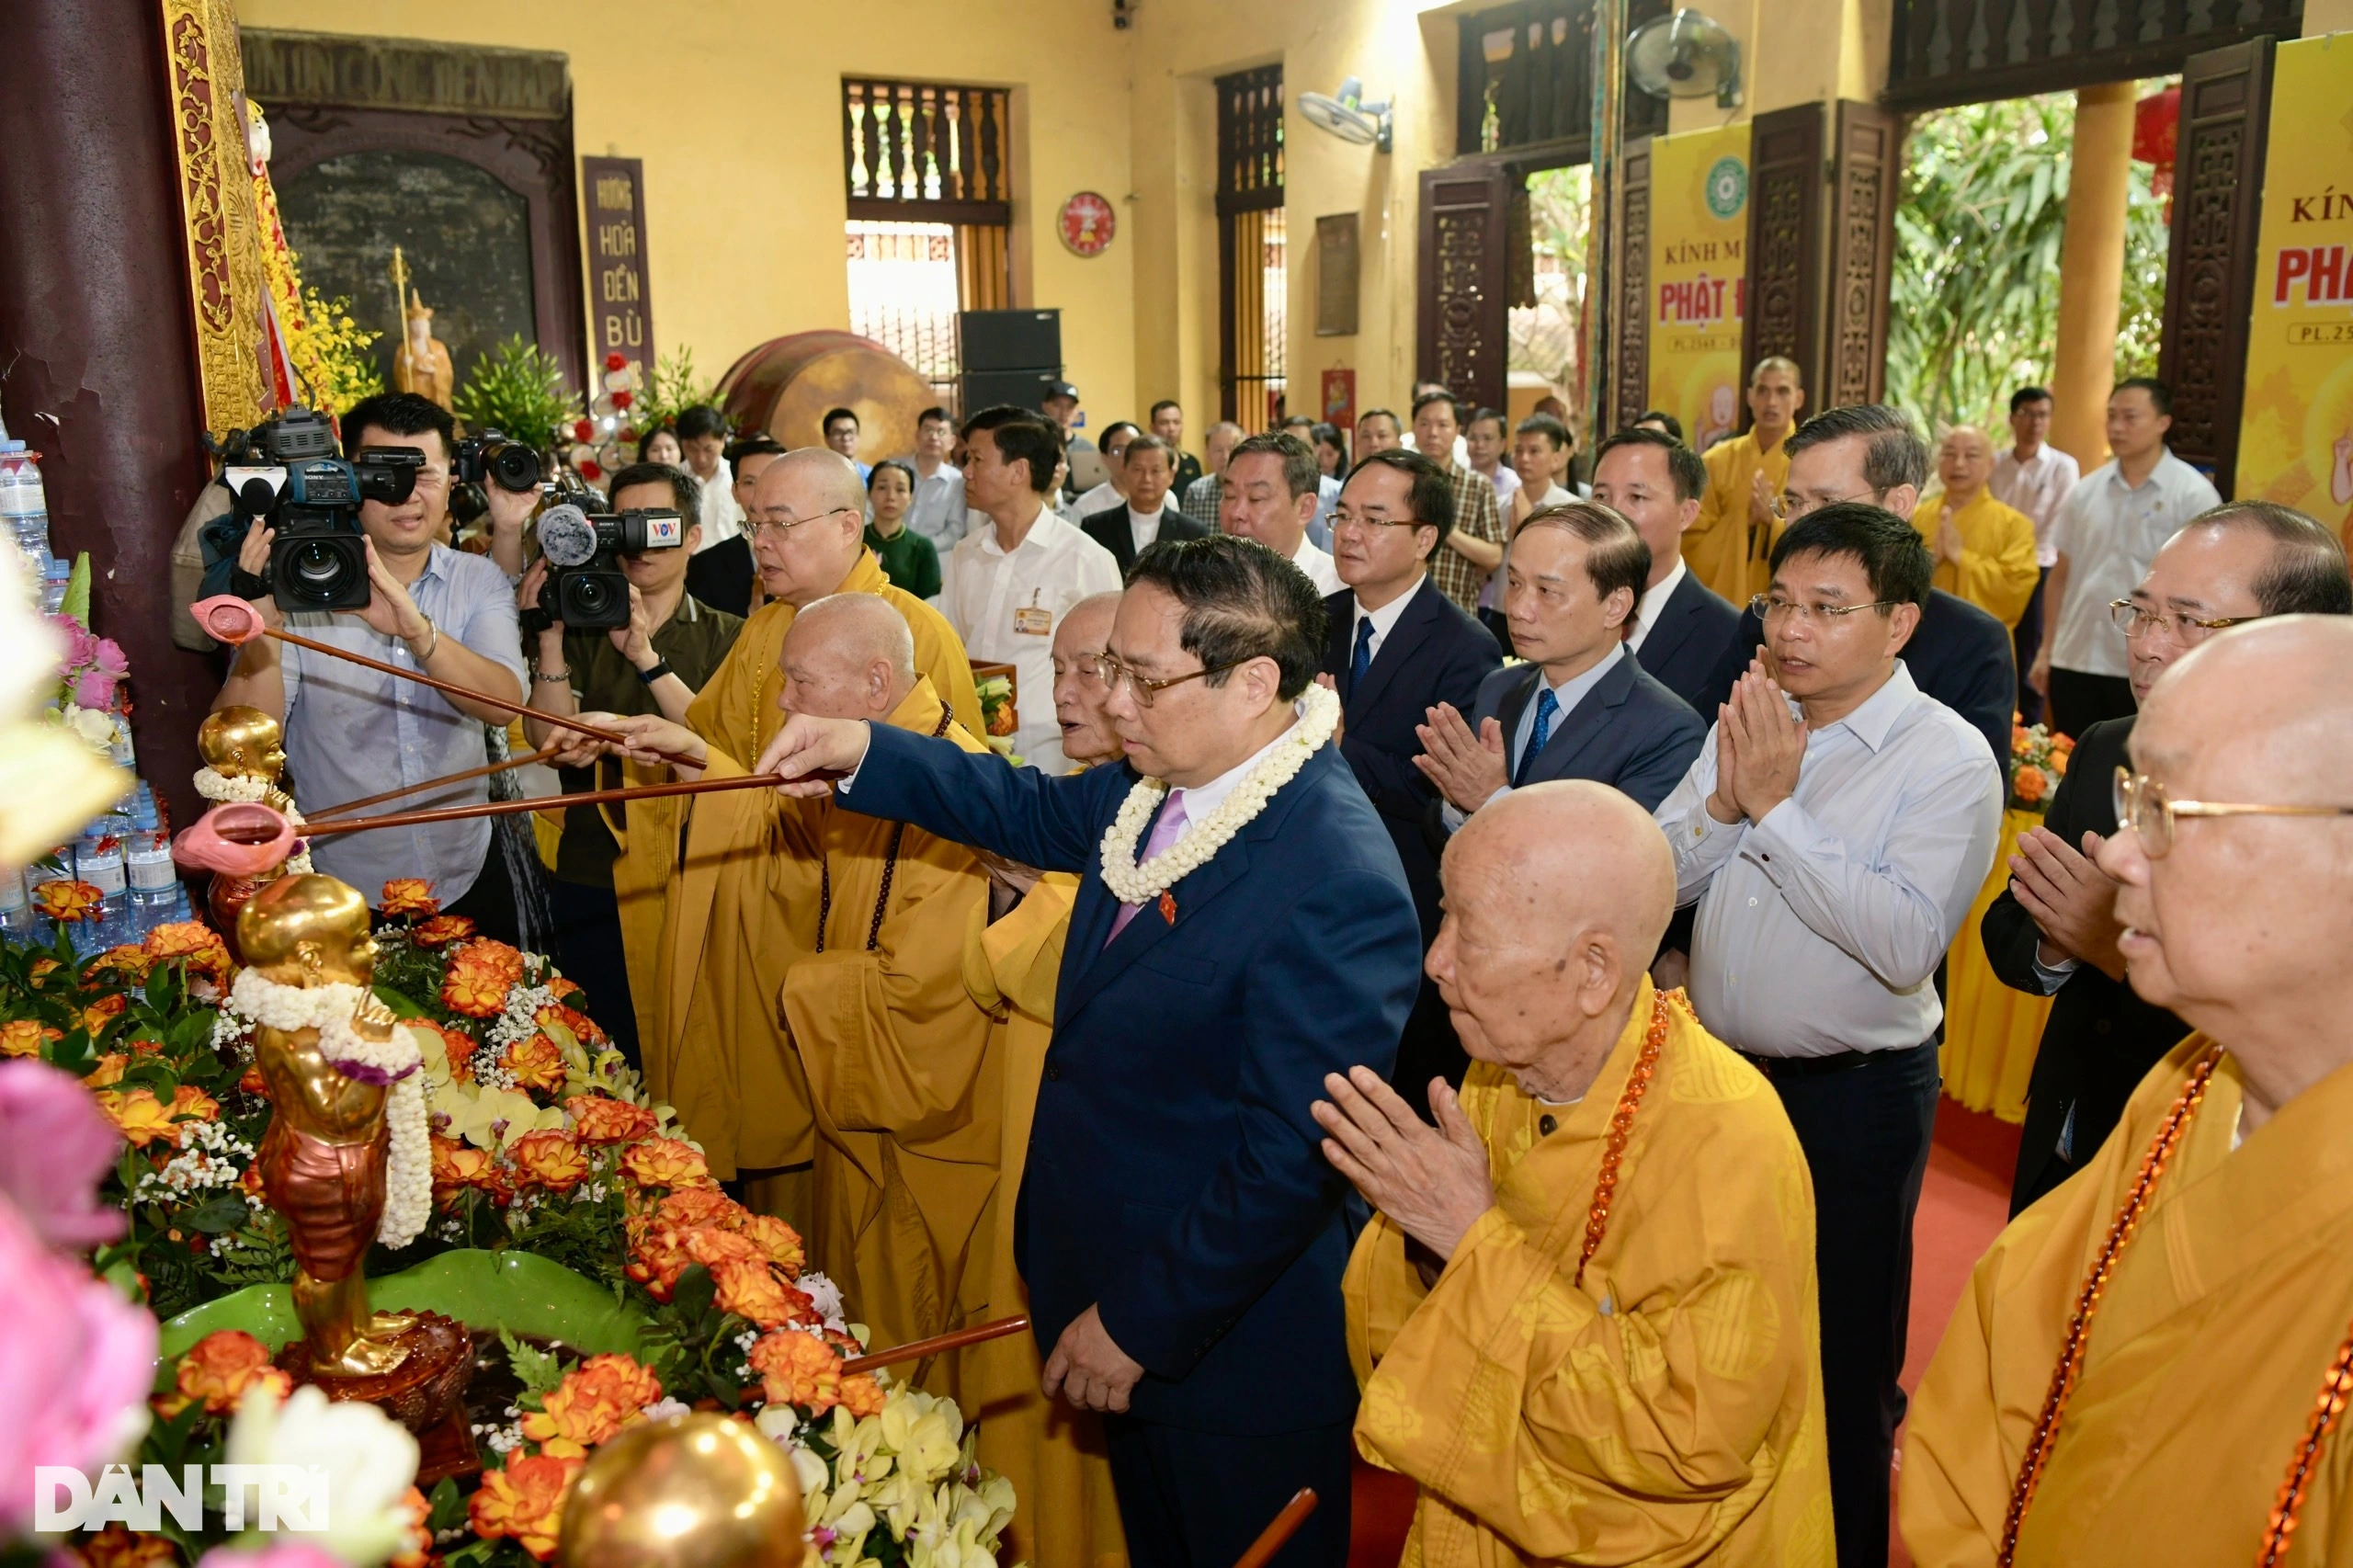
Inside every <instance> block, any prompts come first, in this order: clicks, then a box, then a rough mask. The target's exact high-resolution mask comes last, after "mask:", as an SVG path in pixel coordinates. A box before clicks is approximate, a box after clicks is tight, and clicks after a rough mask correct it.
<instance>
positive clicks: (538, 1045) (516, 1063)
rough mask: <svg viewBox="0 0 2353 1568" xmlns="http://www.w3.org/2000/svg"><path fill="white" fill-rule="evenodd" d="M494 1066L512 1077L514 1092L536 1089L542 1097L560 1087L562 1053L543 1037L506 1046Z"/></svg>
mask: <svg viewBox="0 0 2353 1568" xmlns="http://www.w3.org/2000/svg"><path fill="white" fill-rule="evenodd" d="M498 1064H499V1065H500V1066H501V1067H504V1068H506V1070H507V1071H508V1072H509V1073H512V1074H514V1075H515V1086H516V1087H517V1088H518V1089H537V1090H539V1091H540V1093H542V1094H546V1093H549V1092H551V1091H553V1090H556V1089H560V1088H562V1087H563V1078H564V1068H563V1051H559V1050H558V1049H556V1043H555V1041H553V1040H550V1039H549V1038H548V1037H547V1036H545V1035H543V1034H535V1035H533V1036H532V1037H531V1038H530V1039H529V1040H517V1041H516V1042H515V1043H514V1044H513V1045H510V1046H508V1047H507V1048H506V1054H505V1055H504V1056H501V1057H500V1058H499V1059H498Z"/></svg>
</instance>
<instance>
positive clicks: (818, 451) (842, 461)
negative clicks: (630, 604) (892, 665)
mask: <svg viewBox="0 0 2353 1568" xmlns="http://www.w3.org/2000/svg"><path fill="white" fill-rule="evenodd" d="M865 504H866V490H865V486H864V485H863V484H861V483H859V482H858V471H857V469H856V468H855V467H853V466H852V465H851V463H850V461H849V460H848V459H847V458H845V457H843V456H842V455H841V454H840V453H838V452H835V451H831V450H829V449H824V448H822V447H810V448H803V449H801V450H799V451H793V452H788V453H786V454H785V455H784V456H783V457H781V458H778V459H776V460H774V461H772V462H770V463H769V464H768V465H767V467H766V468H765V469H764V470H762V471H761V473H760V476H759V480H758V482H757V483H756V485H755V487H754V489H753V493H752V505H751V510H750V514H749V521H748V523H747V525H746V527H747V529H748V531H749V532H750V534H751V536H752V555H753V559H754V561H755V562H756V564H757V566H758V568H759V573H760V582H761V585H762V586H763V587H764V588H765V589H766V591H767V595H768V598H769V600H770V602H769V603H768V604H767V605H765V606H763V607H762V608H760V609H758V610H757V611H756V612H754V614H753V615H752V618H751V619H749V620H746V621H745V623H744V630H743V631H742V632H741V634H739V635H738V636H737V638H736V640H735V645H734V647H733V649H731V650H730V651H729V653H728V655H727V658H726V660H725V661H724V662H723V663H722V664H721V665H720V667H719V670H718V673H717V674H716V675H714V676H712V677H711V679H710V683H709V684H708V685H706V686H705V687H703V689H702V691H701V692H700V693H699V695H698V696H697V697H696V699H695V700H694V702H693V704H692V705H691V706H690V707H688V710H687V727H688V729H690V730H692V731H693V732H694V733H695V734H696V736H697V737H699V740H700V741H702V742H704V743H707V744H710V745H712V746H715V747H717V748H718V749H719V750H721V751H722V752H724V753H725V754H726V755H727V756H731V757H733V758H737V759H739V760H749V759H750V758H753V757H756V756H758V755H759V753H760V748H761V747H762V746H763V745H765V744H767V741H768V739H769V737H771V736H773V735H774V734H775V733H776V732H777V731H778V730H779V728H780V727H782V725H783V723H784V710H783V709H782V707H781V706H780V704H779V690H778V688H779V678H780V677H779V673H778V671H779V658H780V656H781V654H782V652H783V648H784V641H785V637H786V634H787V633H788V632H789V631H790V630H791V628H792V625H793V622H794V620H795V619H798V617H799V616H800V615H801V611H802V610H803V608H806V607H807V606H809V605H812V604H814V603H815V602H817V601H818V600H819V599H822V598H826V597H832V596H834V595H836V594H865V595H870V596H871V597H875V598H876V599H878V600H879V601H881V603H883V604H886V605H888V606H889V607H890V608H892V610H894V611H896V612H897V614H898V615H899V616H900V618H901V619H902V620H903V621H904V624H905V626H906V628H907V631H908V632H909V634H910V636H911V637H912V639H913V642H914V645H915V668H916V671H917V673H918V674H920V675H922V676H925V677H926V679H928V680H929V682H930V683H931V687H932V689H933V690H934V691H935V692H937V693H938V695H939V697H940V698H941V699H943V700H944V701H945V702H946V703H947V704H948V706H949V710H951V711H952V712H953V713H954V714H955V717H956V722H958V723H959V724H961V725H962V726H963V727H964V728H965V729H966V730H968V731H969V732H971V733H973V734H979V733H982V730H983V724H982V722H981V707H980V697H979V694H978V693H977V691H976V690H975V689H974V687H973V684H972V665H971V664H970V663H969V662H968V661H967V660H966V658H965V656H964V645H963V643H962V642H961V640H959V639H958V637H957V635H956V631H955V629H954V628H953V627H950V626H949V624H948V621H947V619H945V618H944V617H942V616H941V615H940V613H939V612H938V610H936V609H934V608H931V607H930V606H929V605H927V604H926V603H924V602H923V601H922V600H921V599H918V598H916V597H914V596H913V595H911V594H908V593H906V592H904V590H902V589H900V588H897V587H894V586H892V585H891V583H890V582H889V581H887V580H886V579H885V578H884V576H883V574H882V569H881V565H880V564H878V563H877V562H876V561H875V559H874V557H873V555H872V553H871V552H870V551H868V550H867V548H866V544H865V523H864V516H865V513H864V507H865ZM578 750H579V754H580V755H587V756H594V755H596V754H597V753H596V748H594V747H588V748H578ZM573 755H574V754H573V753H567V754H565V756H566V757H567V758H568V757H570V756H573ZM660 776H661V775H660V773H659V770H658V769H657V770H656V771H655V773H654V774H653V775H652V776H651V777H654V778H658V777H660ZM633 781H634V782H640V783H642V782H646V781H647V777H646V776H633ZM730 799H731V798H730V797H725V796H706V797H702V798H701V799H700V800H699V801H688V800H661V801H632V802H631V809H630V815H629V818H628V822H627V824H626V826H625V827H624V826H622V825H620V824H615V836H616V837H617V838H618V839H619V841H620V846H621V855H620V859H619V860H618V861H617V862H616V864H615V866H614V869H613V889H614V892H615V895H616V897H617V898H618V900H619V902H620V918H621V937H622V942H623V946H624V949H625V950H626V951H627V953H628V957H629V968H630V982H631V993H632V994H633V995H634V996H635V997H636V998H637V999H638V1001H639V1034H640V1038H641V1040H642V1045H643V1050H644V1055H645V1068H646V1080H647V1086H648V1087H649V1088H650V1089H651V1090H652V1091H653V1092H654V1094H655V1095H656V1096H659V1097H662V1098H665V1099H666V1100H668V1101H669V1102H670V1103H671V1104H672V1105H674V1106H676V1107H677V1108H678V1112H679V1115H680V1117H681V1118H682V1119H683V1120H684V1122H685V1125H686V1126H687V1128H688V1131H690V1132H692V1133H693V1134H694V1136H695V1137H696V1138H697V1139H698V1140H699V1141H700V1142H702V1143H703V1145H704V1148H705V1151H706V1152H707V1153H708V1154H709V1155H710V1163H711V1169H712V1171H713V1172H714V1173H715V1174H717V1175H719V1176H722V1177H733V1176H737V1175H739V1174H740V1173H742V1172H745V1171H768V1170H775V1169H778V1168H780V1167H787V1166H797V1165H802V1164H804V1163H806V1162H807V1161H808V1160H809V1159H810V1158H811V1155H812V1152H813V1148H814V1143H813V1137H814V1125H813V1122H812V1120H811V1118H810V1112H809V1107H808V1095H807V1090H806V1088H805V1086H804V1085H802V1084H801V1081H800V1074H799V1069H798V1068H797V1067H796V1066H794V1065H793V1064H792V1063H791V1062H790V1051H788V1050H787V1049H786V1047H785V1044H784V1039H783V1034H782V1031H781V1028H780V1026H779V1023H778V1021H777V1017H776V998H777V995H778V994H779V991H780V990H781V988H782V986H783V983H784V974H785V971H786V969H787V968H788V967H789V966H790V962H791V959H792V956H793V955H794V954H795V953H796V952H798V951H801V950H803V949H805V947H806V944H807V942H808V941H809V940H811V939H813V931H814V923H815V916H814V915H813V913H811V912H804V914H803V915H802V916H801V925H800V926H799V927H798V928H799V929H800V930H801V937H800V939H799V940H798V941H796V940H794V939H792V938H791V937H790V932H791V931H792V930H794V929H795V927H794V926H793V924H792V916H791V915H790V913H789V912H788V911H786V910H784V909H783V908H781V907H779V906H778V905H777V904H776V903H774V902H773V900H772V899H771V898H770V897H769V896H768V892H767V889H768V881H769V872H768V869H767V868H766V867H764V866H763V865H761V864H760V863H759V858H758V857H757V856H756V855H753V856H737V855H730V854H728V853H726V852H724V851H722V850H721V849H717V848H713V847H711V846H714V845H724V844H726V843H729V842H731V841H732V840H733V833H734V828H733V825H729V824H736V823H737V822H738V821H739V813H740V812H741V810H742V809H743V808H741V807H739V806H737V805H734V804H732V803H731V804H727V805H720V804H718V803H717V802H719V801H726V800H730ZM714 818H715V819H717V820H718V823H719V824H720V825H719V826H718V827H717V829H716V831H712V832H706V833H703V834H702V835H700V836H699V839H698V842H699V843H701V844H702V845H703V846H705V847H704V848H703V849H702V850H701V851H699V852H698V853H697V854H694V855H692V856H689V857H688V858H685V859H683V860H682V859H681V858H680V857H679V853H678V846H679V843H680V829H681V826H682V824H686V823H688V822H693V821H701V822H702V823H704V824H706V825H709V824H711V823H712V821H713V819H714ZM713 1040H723V1041H725V1042H726V1044H725V1046H724V1047H723V1050H724V1051H726V1052H727V1053H728V1054H731V1055H733V1056H735V1057H737V1058H739V1059H740V1060H741V1061H742V1062H745V1063H746V1064H747V1073H746V1074H745V1076H743V1077H742V1078H741V1079H738V1078H736V1077H735V1076H733V1074H729V1075H727V1076H726V1077H725V1078H724V1079H723V1080H721V1081H711V1082H704V1081H699V1080H697V1079H696V1078H695V1077H694V1076H693V1074H692V1072H691V1070H690V1069H688V1070H685V1071H684V1074H683V1075H682V1069H681V1066H680V1063H681V1061H682V1059H683V1057H684V1056H685V1055H686V1054H687V1053H688V1051H689V1049H690V1042H691V1043H692V1045H693V1046H695V1047H697V1048H702V1047H708V1046H709V1044H710V1042H711V1041H713ZM798 1196H800V1195H799V1194H798V1193H796V1192H795V1191H794V1190H793V1189H792V1188H791V1186H790V1184H787V1187H785V1188H784V1189H771V1188H762V1189H760V1190H758V1191H756V1192H755V1194H754V1199H755V1201H756V1203H758V1204H759V1206H761V1207H764V1208H771V1209H774V1208H779V1207H782V1208H784V1209H786V1210H788V1211H789V1210H790V1208H791V1207H792V1206H793V1204H794V1201H795V1199H796V1198H797V1197H798ZM790 1217H791V1218H794V1219H795V1220H798V1219H799V1218H800V1216H799V1215H797V1214H794V1215H791V1216H790Z"/></svg>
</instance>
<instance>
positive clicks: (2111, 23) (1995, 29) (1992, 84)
mask: <svg viewBox="0 0 2353 1568" xmlns="http://www.w3.org/2000/svg"><path fill="white" fill-rule="evenodd" d="M2303 15H2304V0H1893V29H1892V31H1891V33H1890V37H1889V46H1890V47H1889V54H1888V73H1887V91H1886V92H1885V93H1884V94H1882V95H1881V102H1883V103H1886V104H1888V105H1890V106H1892V107H1895V108H1915V109H1916V108H1945V107H1947V106H1949V105H1952V104H1965V103H1982V102H1984V101H1986V100H1988V99H1991V98H2009V97H2024V96H2026V95H2027V94H2029V93H2052V92H2063V91H2066V90H2068V89H2071V88H2075V87H2085V86H2090V85H2094V84H2096V83H2100V82H2129V81H2131V80H2133V79H2134V78H2136V77H2142V76H2164V75H2170V74H2172V73H2174V72H2176V71H2179V70H2181V69H2183V67H2184V64H2185V62H2187V61H2188V59H2189V57H2190V56H2191V55H2193V54H2198V53H2201V52H2205V51H2212V50H2218V49H2222V48H2223V47H2225V46H2227V45H2231V44H2236V43H2242V42H2245V40H2249V39H2252V38H2256V37H2257V36H2260V35H2264V34H2269V35H2271V36H2273V37H2277V38H2294V37H2296V36H2297V34H2298V33H2300V32H2301V31H2302V28H2303Z"/></svg>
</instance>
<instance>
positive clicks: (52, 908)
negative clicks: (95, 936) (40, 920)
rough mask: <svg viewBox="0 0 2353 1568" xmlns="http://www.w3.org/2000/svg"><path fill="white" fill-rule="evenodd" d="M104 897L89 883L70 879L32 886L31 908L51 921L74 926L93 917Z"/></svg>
mask: <svg viewBox="0 0 2353 1568" xmlns="http://www.w3.org/2000/svg"><path fill="white" fill-rule="evenodd" d="M103 896H104V895H103V894H102V893H100V892H98V890H97V887H96V886H94V885H93V884H91V883H89V882H77V881H73V880H72V879H71V878H59V879H57V880H55V881H46V882H36V883H34V884H33V889H32V898H33V907H34V908H35V909H37V910H39V911H40V913H41V914H42V915H46V916H48V917H49V918H50V919H51V920H56V921H60V922H63V924H66V925H69V926H70V925H74V924H77V923H79V922H81V921H84V920H88V919H92V918H94V917H95V915H96V914H97V907H98V901H99V899H100V898H102V897H103Z"/></svg>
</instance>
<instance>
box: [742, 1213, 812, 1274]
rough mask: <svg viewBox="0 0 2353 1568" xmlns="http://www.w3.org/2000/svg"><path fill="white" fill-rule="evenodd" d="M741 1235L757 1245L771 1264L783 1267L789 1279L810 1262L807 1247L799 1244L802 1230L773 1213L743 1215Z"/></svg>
mask: <svg viewBox="0 0 2353 1568" xmlns="http://www.w3.org/2000/svg"><path fill="white" fill-rule="evenodd" d="M743 1231H744V1237H745V1240H746V1241H749V1242H750V1243H752V1244H753V1245H755V1246H756V1247H758V1248H759V1249H760V1251H761V1253H762V1254H763V1255H764V1256H766V1257H767V1260H768V1261H769V1262H770V1263H773V1264H775V1265H776V1266H777V1267H779V1268H781V1269H783V1270H784V1272H785V1274H786V1276H787V1277H788V1278H798V1277H799V1276H800V1273H801V1267H802V1266H803V1265H805V1264H806V1263H807V1262H808V1261H809V1255H808V1252H807V1249H805V1248H804V1247H803V1246H802V1245H801V1233H800V1232H798V1231H796V1230H794V1229H793V1228H792V1227H791V1226H790V1225H788V1224H786V1223H785V1222H784V1221H782V1220H779V1219H778V1218H777V1217H776V1216H775V1215H773V1214H747V1215H745V1217H744V1225H743Z"/></svg>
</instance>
